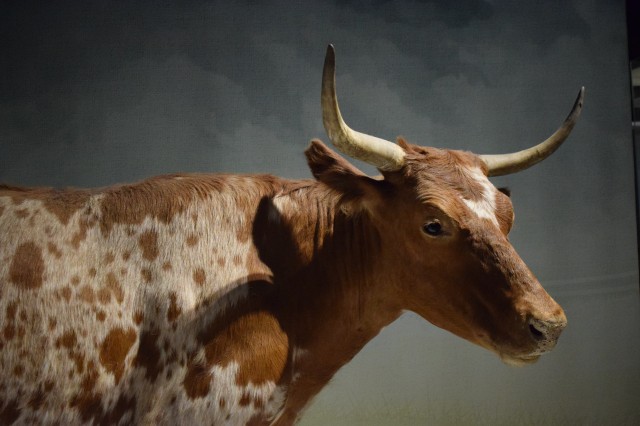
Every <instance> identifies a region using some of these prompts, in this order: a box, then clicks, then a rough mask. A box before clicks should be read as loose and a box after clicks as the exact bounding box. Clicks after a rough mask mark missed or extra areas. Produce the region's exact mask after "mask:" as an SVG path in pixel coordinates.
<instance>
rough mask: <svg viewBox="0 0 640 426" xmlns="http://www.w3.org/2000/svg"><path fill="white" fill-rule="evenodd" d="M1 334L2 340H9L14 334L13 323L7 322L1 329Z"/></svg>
mask: <svg viewBox="0 0 640 426" xmlns="http://www.w3.org/2000/svg"><path fill="white" fill-rule="evenodd" d="M2 335H3V336H4V340H6V341H9V340H11V339H13V337H14V336H15V335H16V327H15V325H14V324H13V323H8V324H6V325H5V326H4V328H3V329H2Z"/></svg>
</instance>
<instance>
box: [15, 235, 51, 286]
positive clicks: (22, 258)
mask: <svg viewBox="0 0 640 426" xmlns="http://www.w3.org/2000/svg"><path fill="white" fill-rule="evenodd" d="M43 275H44V261H43V259H42V250H41V249H40V247H38V246H37V245H35V244H34V243H32V242H29V243H24V244H21V245H19V246H18V248H17V249H16V252H15V254H14V255H13V260H12V261H11V266H10V267H9V279H10V281H11V282H12V283H13V284H14V285H16V286H18V287H21V288H24V289H29V290H31V289H35V288H38V287H40V286H41V285H42V282H43Z"/></svg>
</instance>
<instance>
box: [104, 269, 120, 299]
mask: <svg viewBox="0 0 640 426" xmlns="http://www.w3.org/2000/svg"><path fill="white" fill-rule="evenodd" d="M106 281H107V283H106V286H107V288H108V289H109V290H111V292H112V293H113V296H114V297H115V298H116V300H117V301H118V303H122V301H123V300H124V291H122V287H121V286H120V281H118V278H116V275H115V274H114V273H113V272H109V273H108V274H107V278H106Z"/></svg>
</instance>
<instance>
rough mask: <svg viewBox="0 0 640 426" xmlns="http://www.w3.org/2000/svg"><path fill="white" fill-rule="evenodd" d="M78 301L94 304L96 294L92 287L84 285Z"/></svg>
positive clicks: (79, 292) (78, 294)
mask: <svg viewBox="0 0 640 426" xmlns="http://www.w3.org/2000/svg"><path fill="white" fill-rule="evenodd" d="M77 296H78V299H80V300H82V301H84V302H87V303H89V304H93V302H94V301H95V297H96V295H95V293H94V291H93V289H92V288H91V287H89V286H88V285H84V286H82V287H81V288H80V290H79V291H78V293H77Z"/></svg>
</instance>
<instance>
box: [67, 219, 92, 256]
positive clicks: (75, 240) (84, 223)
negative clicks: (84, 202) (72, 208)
mask: <svg viewBox="0 0 640 426" xmlns="http://www.w3.org/2000/svg"><path fill="white" fill-rule="evenodd" d="M78 225H79V228H78V231H77V232H76V233H75V234H73V237H71V245H72V246H73V248H75V249H77V248H78V247H80V243H81V242H83V241H84V240H85V239H86V238H87V230H88V229H89V228H90V227H91V226H93V225H94V222H93V221H89V220H88V219H84V218H83V219H81V220H80V222H79V223H78Z"/></svg>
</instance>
